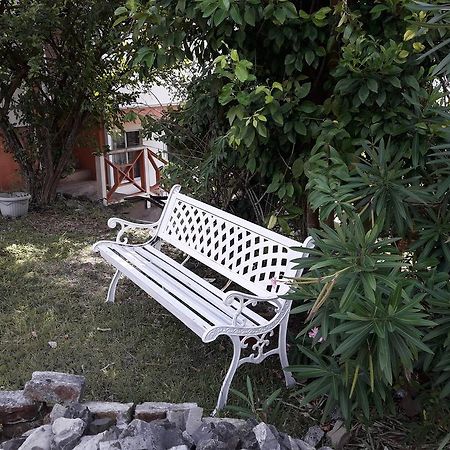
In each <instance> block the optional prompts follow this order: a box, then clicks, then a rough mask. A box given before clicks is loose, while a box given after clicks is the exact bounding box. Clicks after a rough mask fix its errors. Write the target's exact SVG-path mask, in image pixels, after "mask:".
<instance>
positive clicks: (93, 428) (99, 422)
mask: <svg viewBox="0 0 450 450" xmlns="http://www.w3.org/2000/svg"><path fill="white" fill-rule="evenodd" d="M115 424H116V419H113V418H111V417H101V418H100V419H95V420H93V421H92V422H91V424H90V425H89V434H99V433H103V432H104V431H106V430H108V429H109V428H111V427H112V426H114V425H115Z"/></svg>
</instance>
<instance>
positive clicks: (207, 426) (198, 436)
mask: <svg viewBox="0 0 450 450" xmlns="http://www.w3.org/2000/svg"><path fill="white" fill-rule="evenodd" d="M214 428H215V425H214V424H211V423H202V424H201V425H200V426H199V427H198V428H197V429H196V430H195V431H193V432H192V433H191V437H192V439H193V441H194V443H197V442H200V441H207V440H208V439H213V437H214V433H213V429H214Z"/></svg>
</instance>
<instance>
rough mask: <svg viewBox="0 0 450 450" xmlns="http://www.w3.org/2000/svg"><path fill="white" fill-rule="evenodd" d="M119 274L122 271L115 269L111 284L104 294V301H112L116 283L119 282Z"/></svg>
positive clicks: (114, 295)
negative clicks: (105, 294)
mask: <svg viewBox="0 0 450 450" xmlns="http://www.w3.org/2000/svg"><path fill="white" fill-rule="evenodd" d="M121 275H122V272H121V271H120V270H116V273H115V274H114V276H113V278H112V280H111V284H110V285H109V289H108V294H107V296H106V303H114V299H115V297H116V288H117V283H118V282H119V279H120V276H121Z"/></svg>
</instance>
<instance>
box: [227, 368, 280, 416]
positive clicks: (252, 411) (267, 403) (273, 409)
mask: <svg viewBox="0 0 450 450" xmlns="http://www.w3.org/2000/svg"><path fill="white" fill-rule="evenodd" d="M246 386H247V393H246V394H244V393H242V392H240V391H237V390H236V389H231V390H230V391H231V393H232V394H233V395H235V396H236V397H239V398H240V399H241V400H242V401H243V402H244V404H245V406H237V405H228V406H226V409H227V410H229V411H233V412H234V413H236V414H237V415H239V416H240V417H243V418H255V419H257V420H259V421H261V422H273V420H269V417H271V418H272V419H273V418H274V417H276V416H277V415H278V411H279V409H280V406H281V402H280V398H279V395H280V393H281V389H277V390H276V391H274V392H272V394H270V396H269V397H267V398H266V399H265V400H264V401H263V402H262V403H260V401H259V398H258V397H257V396H256V395H255V390H254V389H253V385H252V382H251V380H250V377H249V376H248V375H247V381H246Z"/></svg>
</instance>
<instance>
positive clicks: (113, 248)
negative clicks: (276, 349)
mask: <svg viewBox="0 0 450 450" xmlns="http://www.w3.org/2000/svg"><path fill="white" fill-rule="evenodd" d="M97 249H98V251H99V252H100V254H101V255H102V256H103V258H104V259H105V260H106V261H108V262H109V263H110V264H111V265H112V266H114V267H115V268H116V269H118V270H120V271H121V272H122V273H123V274H124V275H126V276H127V277H128V278H129V279H130V280H132V281H133V282H134V283H135V284H136V285H138V286H139V287H140V288H141V289H143V290H144V291H145V292H147V294H149V295H150V296H151V297H153V298H154V299H155V300H157V301H158V302H159V303H160V304H161V305H162V306H164V307H165V308H166V309H167V310H168V311H170V312H171V313H172V314H173V315H174V316H175V317H177V318H178V319H179V320H180V321H181V322H183V323H184V324H186V325H187V326H188V327H189V328H190V329H191V330H192V331H194V333H196V334H197V335H198V336H199V337H200V338H202V340H203V341H204V342H209V340H206V338H205V336H207V335H208V332H209V331H211V330H212V328H214V327H227V326H228V327H230V329H231V328H233V327H235V326H236V323H234V319H235V317H236V315H237V314H238V313H239V312H240V314H241V315H242V319H244V320H245V322H244V320H241V322H240V324H241V325H242V326H244V324H245V326H246V327H261V326H265V325H267V324H268V323H269V321H268V320H267V319H265V318H263V317H261V316H260V315H259V314H257V313H255V312H254V311H252V310H251V309H250V308H248V307H244V308H242V310H241V311H239V308H240V303H239V302H238V301H236V300H234V301H232V302H231V303H230V304H229V305H227V304H226V303H225V299H226V298H227V297H229V294H227V293H225V292H223V291H221V290H220V289H218V288H216V287H215V286H213V285H212V284H210V283H208V282H207V281H205V280H204V279H203V278H201V277H199V276H198V275H196V274H195V273H193V272H192V271H190V270H189V269H187V268H186V267H185V266H183V265H182V264H180V263H178V262H176V261H174V260H173V259H171V258H170V257H168V256H167V255H165V254H164V253H163V252H162V251H160V250H158V249H156V248H155V247H153V246H151V245H144V246H139V245H126V244H118V243H112V242H103V243H100V244H98V246H97ZM168 286H170V288H168ZM269 298H270V297H269V296H268V299H269ZM230 331H231V330H230ZM221 334H227V332H226V330H224V332H223V333H221Z"/></svg>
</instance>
